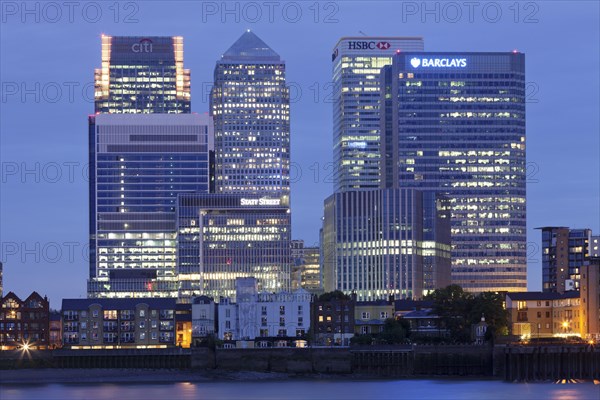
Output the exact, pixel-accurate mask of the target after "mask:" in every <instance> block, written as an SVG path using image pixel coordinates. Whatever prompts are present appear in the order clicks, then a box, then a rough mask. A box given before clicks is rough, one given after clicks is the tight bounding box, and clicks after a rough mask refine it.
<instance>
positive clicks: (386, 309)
mask: <svg viewBox="0 0 600 400" xmlns="http://www.w3.org/2000/svg"><path fill="white" fill-rule="evenodd" d="M388 318H394V301H393V299H390V300H377V301H359V302H357V303H356V305H355V307H354V332H355V333H356V334H357V335H367V334H375V335H376V334H378V333H381V332H382V331H383V327H384V325H385V320H386V319H388Z"/></svg>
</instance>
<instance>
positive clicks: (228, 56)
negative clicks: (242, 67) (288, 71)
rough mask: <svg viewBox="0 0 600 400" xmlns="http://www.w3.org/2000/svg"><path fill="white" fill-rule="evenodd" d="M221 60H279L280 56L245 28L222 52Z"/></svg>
mask: <svg viewBox="0 0 600 400" xmlns="http://www.w3.org/2000/svg"><path fill="white" fill-rule="evenodd" d="M221 58H222V59H223V60H260V61H281V57H279V54H277V53H276V52H275V51H274V50H273V49H272V48H271V47H269V45H268V44H266V43H265V42H263V40H262V39H261V38H259V37H258V36H256V35H255V34H254V32H251V31H250V30H247V31H246V32H244V34H243V35H242V36H240V38H239V39H238V40H237V41H236V42H235V43H234V44H233V45H232V46H231V47H230V48H229V49H228V50H227V51H226V52H225V53H224V54H223V56H222V57H221Z"/></svg>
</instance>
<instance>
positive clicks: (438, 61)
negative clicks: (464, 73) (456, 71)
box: [410, 57, 467, 68]
mask: <svg viewBox="0 0 600 400" xmlns="http://www.w3.org/2000/svg"><path fill="white" fill-rule="evenodd" d="M410 65H412V67H413V68H419V67H421V68H429V67H440V68H464V67H466V66H467V59H466V58H418V57H413V58H411V59H410Z"/></svg>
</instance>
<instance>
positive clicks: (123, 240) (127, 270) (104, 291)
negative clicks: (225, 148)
mask: <svg viewBox="0 0 600 400" xmlns="http://www.w3.org/2000/svg"><path fill="white" fill-rule="evenodd" d="M89 123H90V125H89V135H90V137H89V143H90V221H89V222H90V271H89V272H90V280H89V283H88V296H89V297H177V295H178V283H177V271H176V239H177V238H176V234H177V228H176V207H177V194H178V193H182V192H205V193H206V192H208V184H209V183H208V179H209V173H208V171H209V166H208V135H209V131H210V130H211V129H212V124H211V119H210V118H209V116H208V115H206V114H204V115H198V114H145V115H139V114H138V115H132V114H97V115H94V116H91V117H90V121H89Z"/></svg>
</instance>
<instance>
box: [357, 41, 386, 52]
mask: <svg viewBox="0 0 600 400" xmlns="http://www.w3.org/2000/svg"><path fill="white" fill-rule="evenodd" d="M390 47H392V44H391V43H390V42H375V41H367V40H364V41H361V40H353V41H351V42H348V50H375V49H379V50H387V49H389V48H390Z"/></svg>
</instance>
